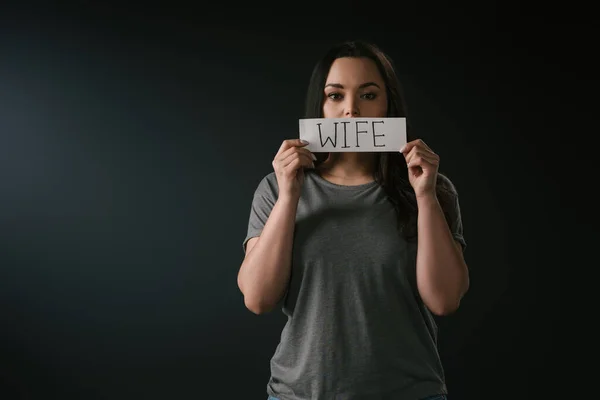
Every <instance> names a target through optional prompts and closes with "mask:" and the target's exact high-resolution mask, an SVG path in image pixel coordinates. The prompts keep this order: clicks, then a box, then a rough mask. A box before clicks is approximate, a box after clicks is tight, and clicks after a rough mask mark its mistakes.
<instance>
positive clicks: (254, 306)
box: [244, 296, 275, 315]
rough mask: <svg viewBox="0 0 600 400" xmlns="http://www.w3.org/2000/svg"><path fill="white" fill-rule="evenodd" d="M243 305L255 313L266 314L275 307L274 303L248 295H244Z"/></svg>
mask: <svg viewBox="0 0 600 400" xmlns="http://www.w3.org/2000/svg"><path fill="white" fill-rule="evenodd" d="M244 305H245V306H246V308H247V309H248V310H250V311H251V312H253V313H254V314H256V315H262V314H267V313H269V312H271V311H272V310H273V309H274V308H275V305H274V304H271V303H269V302H266V301H261V300H258V299H254V298H252V297H250V296H244Z"/></svg>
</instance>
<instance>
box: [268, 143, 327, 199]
mask: <svg viewBox="0 0 600 400" xmlns="http://www.w3.org/2000/svg"><path fill="white" fill-rule="evenodd" d="M307 144H308V143H307V142H302V141H301V140H300V139H289V140H284V141H283V143H282V144H281V147H280V148H279V151H278V152H277V154H276V155H275V158H274V159H273V169H274V170H275V175H276V177H277V184H278V185H279V197H280V198H281V197H284V198H285V197H288V198H291V199H294V200H297V199H299V198H300V189H301V188H302V184H303V183H304V169H303V168H314V167H315V164H314V162H313V160H316V158H315V156H314V155H313V154H312V152H311V151H310V150H307V149H305V148H304V147H305V146H306V145H307Z"/></svg>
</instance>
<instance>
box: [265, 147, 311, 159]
mask: <svg viewBox="0 0 600 400" xmlns="http://www.w3.org/2000/svg"><path fill="white" fill-rule="evenodd" d="M295 153H300V154H305V155H306V156H307V157H308V158H310V159H312V160H314V161H316V160H317V157H315V156H314V154H313V153H312V152H311V151H310V150H308V149H305V148H302V147H296V146H292V147H290V148H289V149H287V150H285V151H284V152H283V153H281V154H280V155H278V156H276V157H275V158H276V160H285V159H286V158H288V157H289V156H291V155H292V154H295Z"/></svg>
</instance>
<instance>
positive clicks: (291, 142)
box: [275, 139, 308, 157]
mask: <svg viewBox="0 0 600 400" xmlns="http://www.w3.org/2000/svg"><path fill="white" fill-rule="evenodd" d="M306 145H308V142H307V141H305V140H301V139H288V140H284V141H283V143H281V146H279V150H278V151H277V154H276V155H275V157H277V156H279V155H280V154H282V153H283V152H285V151H286V150H288V149H290V148H292V147H304V146H306Z"/></svg>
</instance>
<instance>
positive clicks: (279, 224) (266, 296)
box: [238, 197, 298, 314]
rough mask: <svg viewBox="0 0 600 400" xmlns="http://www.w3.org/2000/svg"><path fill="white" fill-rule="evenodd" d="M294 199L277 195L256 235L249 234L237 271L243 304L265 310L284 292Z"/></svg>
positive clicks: (257, 310)
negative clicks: (261, 227) (266, 218)
mask: <svg viewBox="0 0 600 400" xmlns="http://www.w3.org/2000/svg"><path fill="white" fill-rule="evenodd" d="M297 205H298V200H297V199H292V198H287V197H284V198H279V199H278V200H277V202H276V203H275V205H274V207H273V210H272V212H271V215H270V216H269V219H268V220H267V223H266V224H265V227H264V229H263V231H262V233H261V235H260V237H257V238H252V239H250V241H249V242H248V245H247V247H246V256H245V257H244V261H243V262H242V266H241V267H240V271H239V273H238V286H239V288H240V290H241V291H242V293H243V294H244V302H245V304H246V307H247V308H248V309H249V310H250V311H252V312H254V313H255V314H262V313H265V312H269V311H271V310H272V309H273V307H275V305H276V304H277V302H278V301H279V299H281V297H282V296H283V294H284V293H285V290H286V287H287V284H288V281H289V277H290V270H291V256H292V243H293V238H294V225H295V222H296V209H297Z"/></svg>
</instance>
